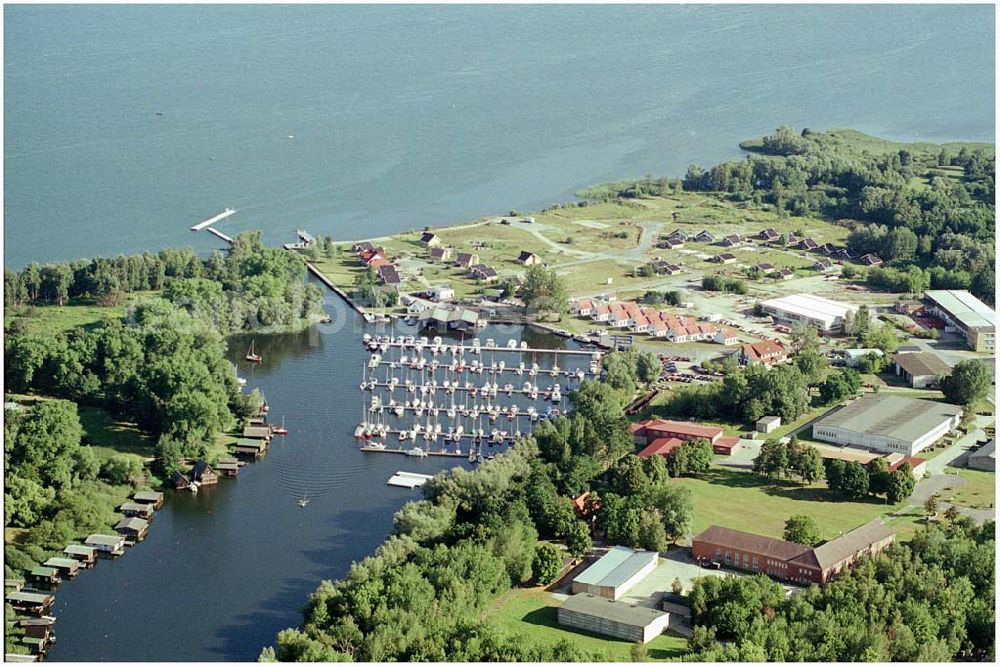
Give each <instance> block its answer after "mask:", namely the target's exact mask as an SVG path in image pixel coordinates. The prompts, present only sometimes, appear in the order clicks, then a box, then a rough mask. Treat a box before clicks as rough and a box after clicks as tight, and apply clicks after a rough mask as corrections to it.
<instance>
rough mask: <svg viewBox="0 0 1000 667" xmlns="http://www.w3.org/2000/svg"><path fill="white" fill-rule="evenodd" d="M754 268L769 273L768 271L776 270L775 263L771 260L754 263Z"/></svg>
mask: <svg viewBox="0 0 1000 667" xmlns="http://www.w3.org/2000/svg"><path fill="white" fill-rule="evenodd" d="M753 269H754V270H755V271H758V272H760V273H763V274H765V275H767V274H768V273H771V272H772V271H774V264H771V263H770V262H764V263H763V264H754V265H753Z"/></svg>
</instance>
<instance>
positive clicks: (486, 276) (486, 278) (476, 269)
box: [469, 264, 499, 283]
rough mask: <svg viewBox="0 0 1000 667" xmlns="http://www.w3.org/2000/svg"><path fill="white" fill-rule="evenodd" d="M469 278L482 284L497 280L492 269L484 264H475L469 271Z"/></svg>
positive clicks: (495, 273)
mask: <svg viewBox="0 0 1000 667" xmlns="http://www.w3.org/2000/svg"><path fill="white" fill-rule="evenodd" d="M469 277H470V278H475V279H476V280H478V281H480V282H484V283H491V282H494V281H495V280H497V279H498V278H499V276H498V275H497V272H496V271H494V270H493V267H491V266H487V265H485V264H476V265H475V266H473V267H472V268H471V269H469Z"/></svg>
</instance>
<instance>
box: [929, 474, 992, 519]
mask: <svg viewBox="0 0 1000 667" xmlns="http://www.w3.org/2000/svg"><path fill="white" fill-rule="evenodd" d="M945 472H948V473H955V474H958V475H961V477H962V478H963V479H965V481H966V482H967V483H966V484H965V485H963V486H960V487H958V488H956V489H954V490H951V491H946V492H945V493H944V494H942V499H943V500H946V501H948V502H951V503H955V504H956V505H961V506H962V507H971V508H973V509H989V508H990V507H994V506H995V505H996V500H997V495H996V473H992V472H986V471H985V470H970V469H969V468H952V467H948V468H946V469H945Z"/></svg>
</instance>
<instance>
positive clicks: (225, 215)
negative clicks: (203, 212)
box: [191, 208, 236, 232]
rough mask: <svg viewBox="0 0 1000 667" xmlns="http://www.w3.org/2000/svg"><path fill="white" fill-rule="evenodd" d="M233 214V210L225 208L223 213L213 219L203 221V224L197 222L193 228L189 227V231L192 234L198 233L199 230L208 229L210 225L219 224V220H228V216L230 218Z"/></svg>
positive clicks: (234, 211)
mask: <svg viewBox="0 0 1000 667" xmlns="http://www.w3.org/2000/svg"><path fill="white" fill-rule="evenodd" d="M233 213H236V210H235V209H232V208H227V209H226V210H225V211H223V212H222V213H220V214H219V215H217V216H215V217H214V218H209V219H208V220H205V221H204V222H199V223H198V224H197V225H194V226H193V227H191V231H192V232H200V231H201V230H203V229H205V227H209V226H211V225H214V224H215V223H217V222H219V221H220V220H225V219H226V218H228V217H229V216H231V215H232V214H233Z"/></svg>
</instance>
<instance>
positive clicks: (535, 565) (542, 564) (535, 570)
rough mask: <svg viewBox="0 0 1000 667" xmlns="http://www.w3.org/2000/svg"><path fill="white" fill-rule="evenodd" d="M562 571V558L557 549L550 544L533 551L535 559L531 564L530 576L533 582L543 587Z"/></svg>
mask: <svg viewBox="0 0 1000 667" xmlns="http://www.w3.org/2000/svg"><path fill="white" fill-rule="evenodd" d="M561 569H562V556H561V555H560V554H559V549H557V548H556V547H554V546H552V545H551V544H542V545H540V546H539V547H538V549H536V550H535V559H534V561H532V563H531V574H532V576H533V577H534V579H535V581H537V582H538V583H539V584H542V585H545V584H548V583H549V582H551V581H552V580H553V579H555V578H556V577H557V576H558V575H559V571H560V570H561Z"/></svg>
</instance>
